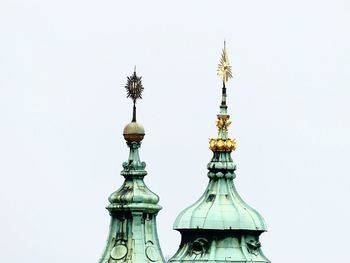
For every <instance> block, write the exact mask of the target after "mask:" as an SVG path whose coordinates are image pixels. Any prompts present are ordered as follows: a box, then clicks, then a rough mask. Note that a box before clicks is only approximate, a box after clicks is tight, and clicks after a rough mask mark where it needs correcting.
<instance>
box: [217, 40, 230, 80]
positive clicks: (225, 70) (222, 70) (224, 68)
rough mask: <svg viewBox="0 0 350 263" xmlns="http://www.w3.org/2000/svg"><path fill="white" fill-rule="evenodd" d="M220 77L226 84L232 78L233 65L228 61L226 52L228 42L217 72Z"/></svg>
mask: <svg viewBox="0 0 350 263" xmlns="http://www.w3.org/2000/svg"><path fill="white" fill-rule="evenodd" d="M217 73H218V75H219V76H220V77H221V78H222V81H223V82H224V84H226V82H227V81H228V80H229V79H231V78H232V71H231V65H230V62H229V61H228V55H227V51H226V41H225V42H224V48H223V50H222V54H221V59H220V63H219V65H218V70H217Z"/></svg>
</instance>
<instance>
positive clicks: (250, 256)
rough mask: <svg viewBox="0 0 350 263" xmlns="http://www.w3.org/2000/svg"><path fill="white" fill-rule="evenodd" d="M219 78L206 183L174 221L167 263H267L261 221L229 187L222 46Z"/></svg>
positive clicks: (226, 68) (227, 69)
mask: <svg viewBox="0 0 350 263" xmlns="http://www.w3.org/2000/svg"><path fill="white" fill-rule="evenodd" d="M218 75H219V76H221V78H222V82H223V87H222V99H221V105H220V112H219V114H218V115H217V120H216V126H217V128H218V136H217V137H216V138H212V139H210V140H209V148H210V149H211V150H212V152H213V157H212V159H211V161H210V162H209V164H208V165H207V168H208V177H209V183H208V186H207V188H206V190H205V191H204V193H203V195H202V196H201V197H200V198H199V200H198V201H197V202H195V203H194V204H193V205H191V206H190V207H188V208H186V209H185V210H184V211H182V212H181V213H180V214H179V215H178V217H177V218H176V220H175V223H174V229H175V230H178V231H179V232H180V233H181V244H180V247H179V249H178V251H177V252H176V254H175V255H174V256H173V257H172V258H171V259H170V261H169V262H196V261H201V262H203V261H205V262H240V263H241V262H260V263H268V262H269V260H268V259H267V258H266V257H265V256H264V255H263V253H262V251H261V248H260V247H261V244H260V241H259V236H260V234H261V233H262V232H264V231H266V224H265V221H264V219H263V218H262V216H261V215H260V214H259V213H258V212H257V211H256V210H255V209H253V208H252V207H250V206H249V205H247V204H246V203H245V202H244V201H243V199H242V198H241V197H240V196H239V194H238V192H237V190H236V188H235V185H234V179H235V178H236V174H235V171H236V164H235V163H234V162H233V160H232V158H231V153H232V152H233V151H234V150H235V149H236V141H235V140H234V139H232V138H229V137H228V127H229V126H230V124H231V120H230V115H228V113H227V105H226V84H227V81H228V80H229V79H230V78H232V73H231V66H230V64H229V61H228V56H227V51H226V47H225V46H224V49H223V53H222V57H221V61H220V64H219V69H218Z"/></svg>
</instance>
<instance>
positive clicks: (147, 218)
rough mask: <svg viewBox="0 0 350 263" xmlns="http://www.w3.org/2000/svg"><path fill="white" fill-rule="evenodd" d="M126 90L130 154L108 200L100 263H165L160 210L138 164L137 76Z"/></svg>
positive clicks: (140, 131)
mask: <svg viewBox="0 0 350 263" xmlns="http://www.w3.org/2000/svg"><path fill="white" fill-rule="evenodd" d="M126 89H127V93H128V97H130V98H132V100H133V102H134V107H133V118H132V122H131V123H129V124H127V125H126V126H125V128H124V131H123V136H124V139H125V140H126V144H127V145H128V147H129V149H130V153H129V158H128V160H127V161H126V162H124V163H123V170H122V171H121V175H122V176H123V177H124V179H125V180H124V183H123V184H122V186H121V187H120V188H119V189H118V190H117V191H115V192H114V193H112V194H111V195H110V197H109V199H108V200H109V205H108V206H107V209H108V211H109V213H110V216H111V223H110V229H109V235H108V239H107V244H106V247H105V249H104V251H103V254H102V257H101V258H100V260H99V263H123V262H128V263H153V262H158V263H164V262H165V260H164V258H163V255H162V251H161V249H160V245H159V240H158V235H157V224H156V216H157V214H158V212H159V211H160V210H161V208H162V207H161V206H160V205H158V202H159V197H158V196H157V195H156V194H155V193H153V192H152V191H151V190H150V189H149V188H148V187H147V186H146V184H145V182H144V180H143V178H144V177H145V176H146V175H147V172H146V171H145V168H146V163H145V162H141V161H140V156H139V148H140V147H141V141H142V140H143V138H144V136H145V130H144V128H143V126H142V125H141V124H140V123H137V122H136V106H135V104H136V99H138V98H141V92H142V90H143V86H142V83H141V77H138V76H137V75H136V72H134V74H133V75H132V76H131V77H128V83H127V85H126Z"/></svg>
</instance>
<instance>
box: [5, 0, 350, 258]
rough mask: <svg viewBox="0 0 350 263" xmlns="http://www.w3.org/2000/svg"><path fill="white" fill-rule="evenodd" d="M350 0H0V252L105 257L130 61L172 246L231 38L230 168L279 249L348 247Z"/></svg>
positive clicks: (314, 252) (168, 250)
mask: <svg viewBox="0 0 350 263" xmlns="http://www.w3.org/2000/svg"><path fill="white" fill-rule="evenodd" d="M349 14H350V2H349V1H348V0H344V1H341V0H333V1H331V0H329V1H322V0H318V1H316V0H306V1H305V0H293V1H280V0H275V1H274V0H265V1H261V0H260V1H172V2H170V1H117V0H106V1H104V0H103V1H89V0H84V1H81V0H69V1H68V0H61V1H47V0H46V1H44V0H22V1H19V0H1V1H0V208H1V210H0V211H1V212H0V261H1V262H6V263H11V262H13V263H15V262H32V263H38V262H40V263H62V262H67V263H70V262H71V263H73V262H84V263H85V262H91V263H94V262H97V261H98V259H99V257H100V256H101V253H102V251H103V249H104V246H105V242H106V238H107V234H108V227H109V221H110V217H109V215H108V211H107V210H106V209H105V208H104V207H105V206H106V205H107V203H108V200H107V198H108V196H109V194H110V193H112V192H113V191H115V190H116V189H117V188H119V186H120V185H121V184H122V182H123V177H121V176H120V174H119V173H120V171H121V170H122V166H121V164H122V162H123V161H125V160H126V159H127V157H128V149H127V146H126V144H125V142H124V139H123V137H122V130H123V127H124V126H125V125H126V124H127V123H128V122H129V121H130V120H131V112H132V104H131V101H130V100H128V99H126V98H125V97H126V93H125V89H124V85H125V83H126V77H127V76H128V75H130V74H131V73H132V71H133V68H134V65H137V72H138V74H139V75H142V77H143V84H144V87H145V91H144V96H143V97H144V99H143V100H142V101H140V102H139V103H138V120H139V121H140V122H141V123H142V124H143V125H144V126H145V129H146V137H145V139H144V141H143V145H142V148H141V152H140V154H141V159H142V160H143V161H145V162H146V163H147V171H148V173H149V174H148V176H147V177H146V178H145V182H146V184H147V185H148V187H149V188H150V189H151V190H152V191H154V192H155V193H157V194H158V195H159V196H160V204H161V205H162V206H163V209H162V210H161V211H160V212H159V215H158V217H157V223H158V234H159V239H160V243H161V246H162V250H163V253H164V255H173V254H174V253H175V251H176V250H177V247H178V245H179V243H180V235H179V233H178V232H176V231H174V230H172V226H173V222H174V221H175V218H176V216H177V215H178V214H179V213H180V211H181V210H183V209H184V208H186V207H187V206H189V205H190V204H192V203H193V202H195V201H196V200H197V199H198V198H199V197H200V195H201V194H202V193H203V191H204V189H205V187H206V185H207V182H208V178H207V176H206V173H207V171H206V165H207V163H208V162H209V160H210V158H211V152H210V150H209V149H208V138H210V137H214V136H216V127H215V124H214V121H215V118H216V114H217V113H218V110H219V101H220V92H221V91H220V88H221V83H220V79H219V78H218V77H217V76H216V67H217V64H218V62H219V58H220V54H221V49H222V46H223V40H224V39H226V41H227V49H228V52H229V57H230V60H231V64H232V68H233V73H234V79H232V80H231V81H230V82H229V84H228V90H227V92H228V99H227V101H228V106H229V112H230V114H231V118H232V125H231V129H230V136H231V137H234V138H236V140H237V143H238V148H237V150H236V152H235V153H234V154H233V158H234V160H235V162H236V163H237V166H238V171H237V178H236V179H235V183H236V185H237V188H238V191H239V193H240V194H241V196H242V197H243V199H244V200H245V201H246V202H247V203H248V204H250V205H251V206H253V207H254V208H256V209H257V210H258V211H259V212H260V213H261V214H262V215H263V216H264V218H265V220H266V222H267V225H268V228H269V231H268V232H267V233H264V234H263V235H262V237H261V241H262V248H263V251H264V253H265V254H266V256H267V257H268V258H269V259H270V260H272V261H273V262H283V263H292V262H293V263H295V262H325V263H326V262H345V261H344V260H346V258H348V256H347V251H348V250H349V249H348V237H349V234H350V231H349V226H348V224H349V221H350V212H349V200H350V194H349V192H350V172H349V167H348V165H349V161H350V158H349V156H350V139H349V134H350V121H349V119H350V118H349V113H350V106H349V104H350V74H349V69H350V66H349V64H350V51H349V47H350V36H349V35H350V33H349V32H350V31H349V25H350V15H349Z"/></svg>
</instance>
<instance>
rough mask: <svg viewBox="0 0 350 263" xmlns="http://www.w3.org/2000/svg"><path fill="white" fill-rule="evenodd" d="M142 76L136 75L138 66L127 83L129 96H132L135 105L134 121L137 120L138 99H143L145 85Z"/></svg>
mask: <svg viewBox="0 0 350 263" xmlns="http://www.w3.org/2000/svg"><path fill="white" fill-rule="evenodd" d="M141 79H142V77H139V76H137V75H136V66H135V68H134V73H133V74H132V75H131V76H130V77H128V81H127V83H126V85H125V88H126V93H127V96H126V97H127V98H131V99H132V101H133V103H134V107H133V117H132V122H136V100H137V99H142V91H143V89H144V88H143V85H142V81H141Z"/></svg>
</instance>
